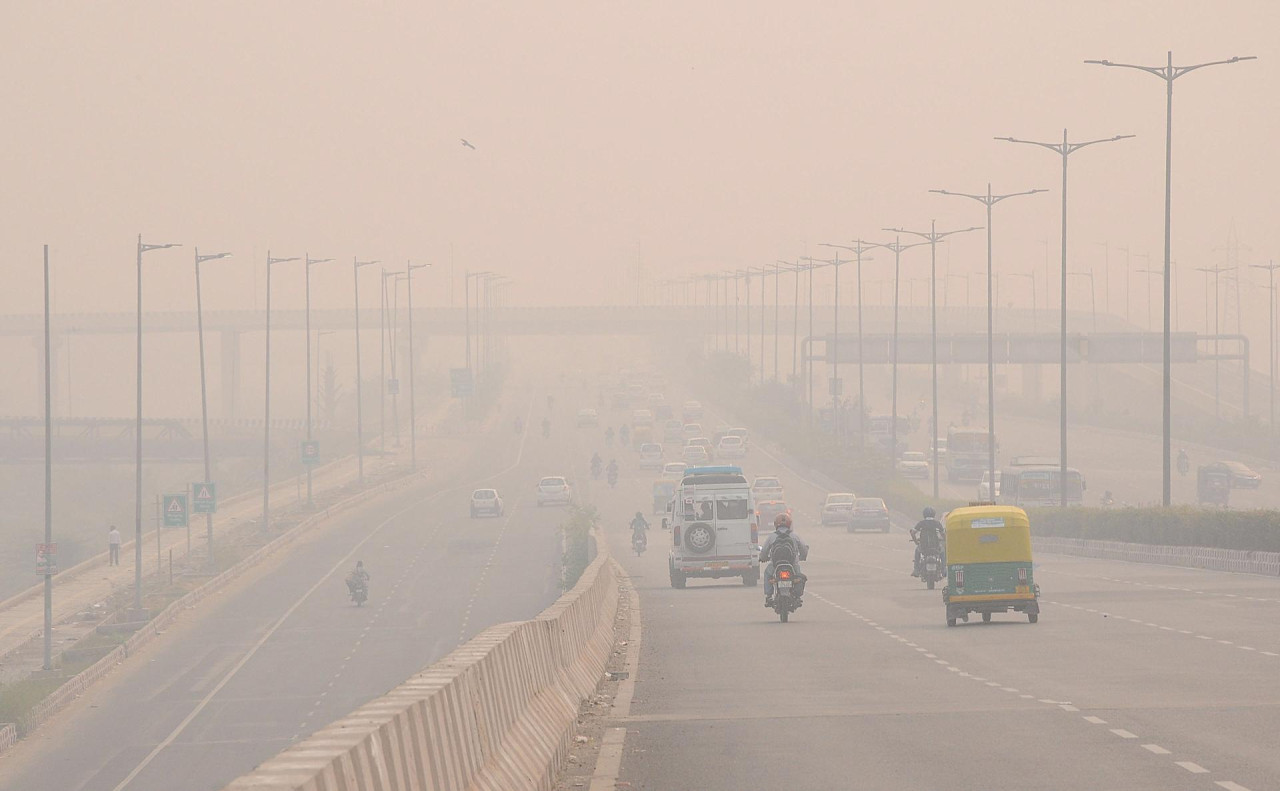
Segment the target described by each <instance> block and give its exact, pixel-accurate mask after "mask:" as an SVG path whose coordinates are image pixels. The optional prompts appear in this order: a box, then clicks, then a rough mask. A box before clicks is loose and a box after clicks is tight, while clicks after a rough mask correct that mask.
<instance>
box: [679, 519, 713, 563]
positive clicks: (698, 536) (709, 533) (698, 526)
mask: <svg viewBox="0 0 1280 791" xmlns="http://www.w3.org/2000/svg"><path fill="white" fill-rule="evenodd" d="M715 545H716V529H715V528H714V527H712V526H711V525H709V524H707V523H706V522H694V523H693V524H691V525H689V526H688V527H687V528H685V531H684V546H685V548H686V549H688V550H689V551H690V552H692V553H694V554H695V555H705V554H707V553H708V552H710V551H711V550H712V549H713V548H715Z"/></svg>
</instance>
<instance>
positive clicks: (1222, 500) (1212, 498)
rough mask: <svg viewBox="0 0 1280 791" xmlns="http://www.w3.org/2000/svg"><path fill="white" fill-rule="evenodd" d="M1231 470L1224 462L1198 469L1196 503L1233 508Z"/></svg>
mask: <svg viewBox="0 0 1280 791" xmlns="http://www.w3.org/2000/svg"><path fill="white" fill-rule="evenodd" d="M1231 477H1232V476H1231V470H1229V469H1227V465H1225V464H1223V463H1222V462H1217V463H1216V464H1206V465H1204V466H1203V467H1198V468H1196V502H1198V503H1199V504H1200V505H1218V506H1222V507H1223V508H1229V507H1230V506H1231Z"/></svg>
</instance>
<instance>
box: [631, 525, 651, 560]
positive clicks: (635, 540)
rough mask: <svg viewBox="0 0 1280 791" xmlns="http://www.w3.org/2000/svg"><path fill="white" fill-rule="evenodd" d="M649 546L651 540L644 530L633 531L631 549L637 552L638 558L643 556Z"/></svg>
mask: <svg viewBox="0 0 1280 791" xmlns="http://www.w3.org/2000/svg"><path fill="white" fill-rule="evenodd" d="M648 546H649V539H648V538H646V537H645V534H644V531H643V530H632V531H631V548H632V549H633V550H635V553H636V557H640V556H641V555H643V554H644V551H645V549H647V548H648Z"/></svg>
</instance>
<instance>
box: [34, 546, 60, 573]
mask: <svg viewBox="0 0 1280 791" xmlns="http://www.w3.org/2000/svg"><path fill="white" fill-rule="evenodd" d="M36 573H37V574H41V575H45V576H47V575H49V574H56V573H58V545H57V544H36Z"/></svg>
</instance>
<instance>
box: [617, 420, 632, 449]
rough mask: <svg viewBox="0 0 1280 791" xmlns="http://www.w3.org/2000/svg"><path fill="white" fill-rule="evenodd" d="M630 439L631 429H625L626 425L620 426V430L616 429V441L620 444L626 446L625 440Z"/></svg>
mask: <svg viewBox="0 0 1280 791" xmlns="http://www.w3.org/2000/svg"><path fill="white" fill-rule="evenodd" d="M630 437H631V429H629V428H627V426H626V424H625V423H624V424H623V425H622V428H620V429H618V441H619V442H621V443H622V444H623V445H626V444H627V440H628V439H629V438H630Z"/></svg>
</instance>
